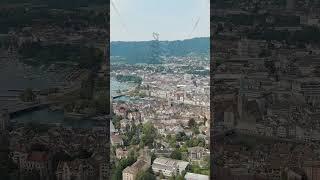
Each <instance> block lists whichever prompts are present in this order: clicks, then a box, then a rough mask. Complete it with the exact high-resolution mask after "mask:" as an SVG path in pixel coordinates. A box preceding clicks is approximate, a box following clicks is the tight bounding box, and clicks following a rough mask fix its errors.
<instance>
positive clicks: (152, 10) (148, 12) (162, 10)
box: [110, 0, 210, 41]
mask: <svg viewBox="0 0 320 180" xmlns="http://www.w3.org/2000/svg"><path fill="white" fill-rule="evenodd" d="M110 2H111V1H110ZM112 2H113V4H112ZM112 2H111V5H110V11H111V16H110V19H111V23H110V26H111V27H110V29H111V34H110V36H111V37H110V38H111V41H145V40H152V39H153V37H152V33H153V32H157V33H159V34H160V40H181V39H188V38H192V37H209V36H210V9H209V8H210V5H209V2H210V0H112ZM114 6H115V7H114ZM197 22H198V25H197V26H196V29H195V30H194V31H193V29H194V27H195V25H196V24H197ZM192 31H193V33H191V32H192Z"/></svg>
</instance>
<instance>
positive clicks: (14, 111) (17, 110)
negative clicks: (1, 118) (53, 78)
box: [6, 101, 57, 117]
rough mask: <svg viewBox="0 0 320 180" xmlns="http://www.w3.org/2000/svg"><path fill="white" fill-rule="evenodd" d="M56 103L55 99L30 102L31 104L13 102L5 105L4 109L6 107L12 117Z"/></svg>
mask: <svg viewBox="0 0 320 180" xmlns="http://www.w3.org/2000/svg"><path fill="white" fill-rule="evenodd" d="M56 103H57V102H56V101H46V102H42V103H32V104H15V105H13V106H12V107H6V109H8V113H9V115H10V116H11V117H13V116H16V115H19V114H21V113H25V112H30V111H33V110H37V109H42V108H46V107H49V106H50V105H52V104H56Z"/></svg>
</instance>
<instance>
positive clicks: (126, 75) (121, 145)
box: [110, 48, 210, 180]
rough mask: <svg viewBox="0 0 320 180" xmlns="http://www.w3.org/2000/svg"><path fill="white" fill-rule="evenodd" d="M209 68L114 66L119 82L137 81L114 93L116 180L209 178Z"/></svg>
mask: <svg viewBox="0 0 320 180" xmlns="http://www.w3.org/2000/svg"><path fill="white" fill-rule="evenodd" d="M208 49H209V48H208ZM209 64H210V63H209V56H208V55H202V56H200V55H190V56H185V57H166V58H164V59H163V60H162V63H161V64H134V65H132V64H123V63H121V64H117V63H113V64H111V78H112V79H114V81H120V82H123V83H126V82H131V85H129V86H126V88H125V89H114V93H113V100H112V110H113V113H114V115H113V118H112V124H111V126H110V127H111V129H110V135H111V145H112V149H111V163H112V166H113V168H112V171H111V172H112V179H123V180H129V179H150V180H151V179H156V178H160V179H185V178H186V179H209V163H210V162H209V154H210V153H209V143H210V142H209V136H210V134H209V124H210V105H209V94H210V88H209V70H210V69H209ZM132 83H133V84H132ZM111 86H112V83H111Z"/></svg>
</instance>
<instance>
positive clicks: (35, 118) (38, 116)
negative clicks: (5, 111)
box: [12, 79, 134, 128]
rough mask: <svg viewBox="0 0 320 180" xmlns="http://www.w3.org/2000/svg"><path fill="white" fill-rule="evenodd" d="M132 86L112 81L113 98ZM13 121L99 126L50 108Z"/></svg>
mask: <svg viewBox="0 0 320 180" xmlns="http://www.w3.org/2000/svg"><path fill="white" fill-rule="evenodd" d="M132 86H134V84H133V83H123V82H118V81H116V80H115V79H111V96H114V95H116V94H117V91H118V90H121V91H125V90H127V89H128V88H130V87H132ZM117 100H128V97H126V96H124V97H121V98H119V99H117ZM12 121H14V122H18V123H29V122H39V123H43V124H61V125H63V126H64V127H73V128H90V127H95V126H97V124H96V123H95V122H94V121H91V120H89V119H88V120H86V119H83V120H70V119H68V120H66V119H65V117H64V113H63V112H62V111H50V110H49V109H48V108H44V109H40V110H36V111H33V112H28V113H25V114H21V115H20V116H17V117H14V118H12Z"/></svg>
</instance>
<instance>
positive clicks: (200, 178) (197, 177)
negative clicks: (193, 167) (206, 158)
mask: <svg viewBox="0 0 320 180" xmlns="http://www.w3.org/2000/svg"><path fill="white" fill-rule="evenodd" d="M184 179H186V180H209V176H206V175H202V174H195V173H189V172H188V173H187V174H186V175H185V176H184Z"/></svg>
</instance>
